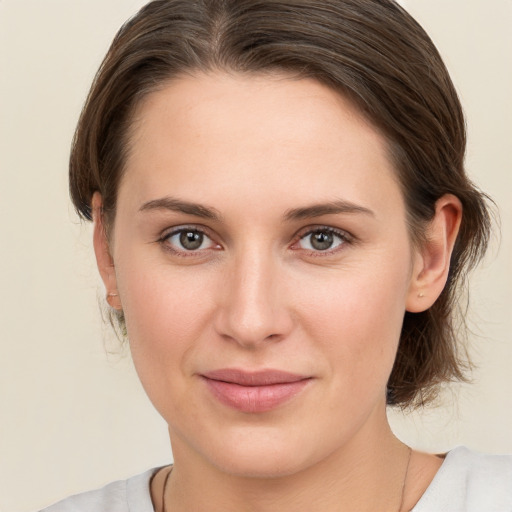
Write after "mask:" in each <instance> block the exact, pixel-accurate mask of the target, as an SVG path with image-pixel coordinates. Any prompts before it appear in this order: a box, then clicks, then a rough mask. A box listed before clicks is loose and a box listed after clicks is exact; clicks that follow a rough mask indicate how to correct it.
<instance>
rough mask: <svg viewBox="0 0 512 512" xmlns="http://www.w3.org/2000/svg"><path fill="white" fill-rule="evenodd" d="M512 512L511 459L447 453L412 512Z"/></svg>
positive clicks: (465, 451)
mask: <svg viewBox="0 0 512 512" xmlns="http://www.w3.org/2000/svg"><path fill="white" fill-rule="evenodd" d="M482 510H485V511H486V512H511V511H512V455H484V454H481V453H477V452H474V451H472V450H469V449H468V448H465V447H462V446H461V447H458V448H455V449H454V450H452V451H450V452H448V454H447V455H446V458H445V461H444V462H443V465H442V466H441V468H440V469H439V471H438V473H437V475H436V476H435V478H434V480H433V481H432V483H431V484H430V486H429V488H428V489H427V491H426V492H425V494H424V495H423V497H422V498H421V499H420V501H419V502H418V504H417V505H416V507H414V509H413V512H431V511H432V512H434V511H435V512H444V511H446V512H481V511H482Z"/></svg>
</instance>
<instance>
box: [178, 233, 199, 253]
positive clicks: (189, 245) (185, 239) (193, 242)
mask: <svg viewBox="0 0 512 512" xmlns="http://www.w3.org/2000/svg"><path fill="white" fill-rule="evenodd" d="M180 243H181V245H182V246H183V247H184V248H185V249H187V250H189V251H193V250H194V249H199V247H201V245H202V243H203V235H202V233H198V232H197V231H183V232H182V233H181V234H180Z"/></svg>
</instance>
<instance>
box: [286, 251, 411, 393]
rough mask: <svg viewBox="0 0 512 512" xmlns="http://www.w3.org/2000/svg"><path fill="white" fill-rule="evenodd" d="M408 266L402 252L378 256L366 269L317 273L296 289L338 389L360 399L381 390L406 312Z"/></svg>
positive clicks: (309, 329) (311, 334)
mask: <svg viewBox="0 0 512 512" xmlns="http://www.w3.org/2000/svg"><path fill="white" fill-rule="evenodd" d="M379 259H380V260H381V261H385V262H386V263H380V264H379V263H378V260H379ZM409 267H410V262H409V260H408V259H406V258H404V257H403V255H402V256H400V255H397V257H395V255H389V257H386V258H384V255H381V258H376V260H375V261H373V262H368V265H365V266H364V268H363V267H360V266H358V265H354V266H352V267H351V268H347V269H346V270H344V271H342V272H339V273H333V275H328V276H325V278H323V279H319V278H318V276H315V277H314V278H313V279H312V281H311V282H310V283H309V285H310V286H306V287H298V288H297V289H295V293H296V294H297V295H296V296H298V297H299V300H300V301H301V304H302V305H301V307H300V309H301V310H302V312H303V315H302V319H303V328H304V329H305V330H306V332H307V335H308V337H309V338H311V339H313V340H315V344H316V345H317V346H318V347H321V350H322V351H323V353H324V356H325V357H326V358H327V360H328V368H329V372H331V377H332V379H333V380H334V381H336V382H337V387H338V391H339V392H340V393H344V394H345V393H346V392H347V390H349V391H350V393H351V394H352V395H353V398H354V399H357V400H361V399H365V395H366V399H368V398H369V396H370V395H371V394H372V393H377V394H379V396H380V394H381V392H382V391H383V390H384V389H385V386H386V383H387V380H388V378H389V374H390V372H391V369H392V366H393V363H394V359H395V355H396V350H397V347H398V342H399V337H400V332H401V327H402V322H403V317H404V313H405V301H406V296H407V290H408V283H409V277H410V276H409V271H408V269H409ZM404 269H405V270H404ZM354 383H357V386H354Z"/></svg>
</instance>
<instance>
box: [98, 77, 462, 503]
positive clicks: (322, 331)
mask: <svg viewBox="0 0 512 512" xmlns="http://www.w3.org/2000/svg"><path fill="white" fill-rule="evenodd" d="M129 144H130V153H129V157H128V160H127V162H126V169H125V171H126V172H125V174H124V176H123V178H122V180H121V183H120V187H119V194H118V204H117V213H116V217H115V222H114V225H113V227H112V230H111V231H110V232H109V233H108V236H107V235H106V234H105V227H104V225H103V218H102V215H101V196H100V195H99V194H98V193H96V194H95V195H94V197H93V203H92V206H93V212H94V220H95V234H94V244H95V250H96V255H97V260H98V267H99V270H100V273H101V276H102V278H103V281H104V283H105V286H106V289H107V292H109V293H115V294H116V295H115V296H112V297H111V300H110V303H111V305H112V306H113V307H116V308H118V309H122V310H123V311H124V314H125V317H126V322H127V331H128V335H129V339H130V346H131V350H132V355H133V359H134V363H135V366H136V368H137V371H138V374H139V377H140V379H141V381H142V384H143V385H144V387H145V389H146V392H147V394H148V396H149V397H150V399H151V401H152V402H153V404H154V405H155V407H156V408H157V409H158V411H159V412H160V414H161V415H162V416H163V417H164V418H165V420H166V421H167V423H168V425H169V434H170V439H171V444H172V448H173V455H174V469H173V471H172V476H171V477H170V479H169V485H168V486H167V489H166V502H167V507H168V510H172V511H176V512H180V511H185V510H208V511H223V512H226V511H231V510H233V511H235V510H236V511H270V510H279V511H281V512H286V511H288V510H290V511H296V510H322V511H324V512H329V511H336V512H340V511H341V512H342V511H354V510H358V511H361V512H364V511H370V510H372V511H374V510H379V511H382V512H384V511H388V510H389V511H390V512H396V511H397V510H398V509H399V507H400V502H401V497H402V485H403V481H404V477H405V472H406V467H407V461H408V456H409V451H408V449H407V447H405V446H404V445H403V444H402V443H401V442H400V441H398V440H397V439H396V438H395V436H394V435H393V434H392V432H391V430H390V428H389V425H388V422H387V418H386V398H385V393H386V383H387V380H388V377H389V374H390V372H391V369H392V366H393V361H394V358H395V354H396V350H397V346H398V340H399V335H400V329H401V323H402V319H403V315H404V312H405V311H411V312H418V311H423V310H425V309H427V308H428V307H430V306H431V305H432V304H433V302H434V301H435V300H436V298H437V297H438V296H439V294H440V293H441V291H442V289H443V287H444V284H445V282H446V278H447V273H448V265H449V259H450V254H451V251H452V248H453V244H454V241H455V238H456V234H457V231H458V227H459V223H460V218H461V205H460V202H459V201H458V199H457V198H455V197H454V196H451V195H447V196H444V197H442V198H441V199H440V200H439V201H438V202H437V204H436V215H435V217H434V219H433V221H432V222H431V223H430V225H429V226H428V231H427V234H428V242H427V243H426V244H425V245H423V246H422V247H416V246H415V245H413V244H412V243H411V239H410V236H409V231H408V226H407V223H406V211H405V205H404V201H403V197H402V193H401V189H400V186H399V184H398V183H397V180H396V172H395V170H394V169H393V166H392V164H391V161H390V158H389V157H388V154H387V147H386V142H385V139H384V138H383V137H382V135H381V134H380V133H379V132H378V131H377V130H376V129H375V128H374V127H373V126H372V125H371V124H369V123H368V122H367V121H365V119H364V118H363V117H362V116H361V115H360V114H359V113H358V112H357V110H356V109H355V108H354V107H353V106H352V105H351V103H350V102H348V101H347V100H346V99H344V98H343V97H341V96H340V95H339V94H337V93H335V92H334V91H332V90H331V89H329V88H327V87H325V86H323V85H321V84H319V83H317V82H316V81H313V80H306V79H303V80H297V79H292V78H290V77H286V76H280V75H273V76H269V75H265V76H247V75H245V76H244V75H235V74H226V73H220V72H218V73H212V74H208V75H203V74H197V75H195V76H187V77H183V78H179V79H176V80H174V81H172V82H170V83H169V84H168V85H167V86H166V87H163V88H161V89H160V90H159V91H157V92H154V93H152V94H150V95H149V96H148V97H147V98H146V99H145V100H144V101H143V102H142V104H141V105H139V108H138V110H137V112H136V115H135V118H134V123H133V126H132V131H131V133H130V142H129ZM186 233H189V235H188V236H187V235H186ZM224 368H237V369H243V370H246V371H256V370H262V369H278V370H285V371H287V372H292V373H294V374H298V375H301V376H304V377H305V378H306V379H305V382H306V384H305V386H304V387H303V388H301V390H300V391H299V392H298V393H297V394H296V395H294V396H292V397H291V398H290V399H289V400H286V401H284V402H283V403H280V404H278V405H277V406H276V407H273V408H271V409H270V410H266V411H263V412H247V411H241V410H239V409H237V408H236V407H232V406H229V405H226V404H225V403H223V402H221V401H219V400H218V399H217V397H216V396H215V395H214V394H213V393H212V391H211V389H210V388H209V387H208V385H207V384H205V379H204V378H203V375H204V374H205V373H208V372H211V371H213V370H218V369H224ZM440 464H441V460H440V459H439V458H437V457H434V456H431V455H426V454H422V453H417V452H414V453H413V455H412V457H411V461H410V467H409V473H408V478H407V482H406V486H405V492H404V503H403V510H409V509H410V508H412V506H414V504H415V503H416V502H417V500H418V499H419V497H420V496H421V494H422V493H423V492H424V490H425V489H426V487H427V486H428V484H429V483H430V481H431V480H432V478H433V477H434V475H435V473H436V471H437V469H438V468H439V466H440ZM165 472H166V470H163V471H162V472H160V473H159V474H157V475H156V477H155V479H154V480H153V484H152V496H153V499H154V503H155V508H156V510H161V507H162V495H163V492H164V490H163V483H164V480H165V476H166V474H165ZM198 490H200V492H198Z"/></svg>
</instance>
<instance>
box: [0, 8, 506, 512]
mask: <svg viewBox="0 0 512 512" xmlns="http://www.w3.org/2000/svg"><path fill="white" fill-rule="evenodd" d="M142 3H143V2H142V1H141V0H0V226H1V227H0V233H1V251H0V264H1V266H0V336H1V337H0V511H2V512H24V511H29V510H35V509H39V508H41V507H42V506H44V505H47V504H49V503H50V502H53V501H55V500H57V499H58V498H61V497H64V496H66V495H69V494H70V493H75V492H78V491H82V490H86V489H89V488H92V487H96V486H99V485H103V484H105V483H106V482H108V481H111V480H114V479H119V478H126V477H128V476H130V475H132V474H134V473H137V472H141V471H143V470H145V469H147V468H148V467H151V466H155V465H161V464H166V463H168V462H170V461H171V460H172V455H171V452H170V447H169V442H168V439H167V431H166V425H165V424H164V422H163V420H162V419H161V418H160V417H159V416H158V414H157V413H156V412H155V411H154V410H153V408H152V406H151V405H150V403H149V401H148V400H147V398H146V397H145V395H144V392H143V391H142V389H141V386H140V385H139V383H138V381H137V378H136V375H135V372H134V370H133V368H132V365H131V362H130V358H129V355H125V356H123V355H122V354H120V353H119V352H120V351H119V350H117V353H116V342H115V340H113V338H112V335H111V334H110V332H109V328H108V327H105V326H104V324H103V322H102V320H101V315H100V313H99V307H98V298H97V297H98V295H100V296H102V295H103V293H104V292H103V289H102V287H101V286H100V281H99V278H98V277H97V272H96V269H95V264H94V262H93V259H92V249H91V243H90V238H91V236H90V235H91V233H90V226H87V225H85V224H81V223H80V222H79V221H78V219H77V217H76V215H75V213H74V212H73V210H72V207H71V206H70V202H69V200H68V195H67V159H68V153H69V145H70V140H71V137H72V134H73V130H74V127H75V124H76V121H77V118H78V115H79V111H80V108H81V105H82V103H83V101H84V99H85V95H86V93H87V90H88V87H89V85H90V82H91V80H92V77H93V75H94V73H95V71H96V69H97V67H98V65H99V63H100V61H101V59H102V56H103V55H104V53H105V51H106V50H107V48H108V45H109V43H110V41H111V39H112V37H113V35H114V33H115V32H116V30H117V29H118V27H119V26H120V25H121V23H122V22H123V21H124V20H125V19H126V18H128V16H130V15H131V14H133V13H134V12H135V11H136V9H138V8H139V7H140V6H141V5H142ZM403 3H404V4H405V5H406V7H407V8H408V9H409V11H410V12H411V13H412V14H413V15H414V16H415V17H416V18H417V19H418V21H420V23H421V24H422V25H423V26H424V27H425V28H426V29H427V31H428V32H429V33H430V35H431V36H432V38H433V39H434V41H435V42H436V44H437V45H438V47H439V49H440V51H441V53H442V55H443V56H444V58H445V61H446V63H447V65H448V67H449V69H450V70H451V72H452V76H453V79H454V81H455V84H456V86H457V88H458V90H459V92H460V96H461V99H462V102H463V104H464V106H465V110H466V113H467V120H468V126H469V151H468V158H467V165H468V169H469V172H470V175H471V176H472V177H473V179H474V180H475V181H476V182H477V183H478V184H479V186H480V187H481V188H483V189H484V190H485V191H487V192H488V193H489V194H490V195H491V196H492V197H493V198H494V199H495V201H496V203H497V204H498V206H499V210H500V215H501V224H502V226H501V232H502V236H501V243H500V244H498V241H497V239H495V240H494V242H493V247H492V250H491V252H490V254H489V257H488V258H487V259H486V261H485V262H484V265H483V266H482V267H481V269H480V270H479V271H478V272H477V273H476V274H475V275H474V276H473V279H472V286H471V298H472V301H471V304H472V307H471V309H470V313H469V314H468V317H467V319H468V323H469V325H470V327H471V330H472V335H471V347H472V348H471V350H472V354H473V358H474V360H475V362H476V363H477V364H478V366H479V368H478V369H477V370H476V371H475V372H474V374H473V379H474V381H475V382H474V384H472V385H471V386H468V385H464V386H456V387H454V388H452V391H450V392H448V393H447V394H446V395H445V396H444V398H443V405H442V406H441V407H439V408H437V409H429V410H426V411H423V412H421V413H419V414H415V415H412V416H408V417H407V418H404V417H403V415H402V414H400V413H397V412H393V411H391V413H390V416H391V420H392V423H393V425H394V427H395V429H396V431H397V433H399V435H400V436H401V437H402V438H403V439H404V440H405V441H407V442H410V443H412V444H413V445H414V446H416V447H419V448H423V449H426V450H430V451H434V452H440V451H445V450H448V449H450V448H451V447H453V446H455V445H458V444H466V445H469V446H470V447H472V448H474V449H477V450H481V451H486V452H512V428H511V427H512V393H511V391H512V372H511V370H510V367H511V363H512V334H511V333H512V297H511V293H512V156H511V155H512V151H511V146H512V144H511V141H512V138H511V136H512V129H511V127H512V93H511V91H512V64H511V63H512V30H511V29H510V27H511V26H512V1H511V0H406V1H404V2H403ZM498 245H499V247H498ZM105 347H107V348H108V349H109V350H110V351H113V352H114V353H111V354H108V353H107V351H106V349H105Z"/></svg>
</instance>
